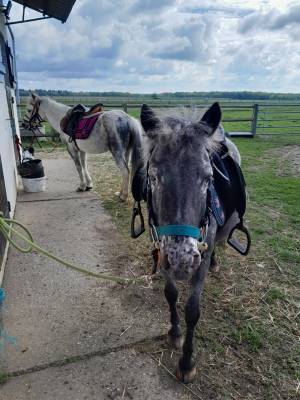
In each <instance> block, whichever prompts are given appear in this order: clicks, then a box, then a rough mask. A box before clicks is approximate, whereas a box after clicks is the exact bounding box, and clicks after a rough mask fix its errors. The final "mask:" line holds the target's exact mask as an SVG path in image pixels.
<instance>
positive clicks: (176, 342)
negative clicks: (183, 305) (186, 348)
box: [164, 276, 183, 349]
mask: <svg viewBox="0 0 300 400" xmlns="http://www.w3.org/2000/svg"><path fill="white" fill-rule="evenodd" d="M165 279H166V283H165V290H164V292H165V296H166V299H167V301H168V303H169V308H170V317H171V318H170V321H171V329H170V330H169V332H168V336H167V341H168V343H169V345H170V346H172V347H174V348H175V349H180V348H181V347H182V343H183V340H182V334H181V329H180V326H179V315H178V311H177V306H176V302H177V298H178V290H177V287H176V285H175V282H174V281H173V280H172V279H171V278H170V277H169V276H166V277H165Z"/></svg>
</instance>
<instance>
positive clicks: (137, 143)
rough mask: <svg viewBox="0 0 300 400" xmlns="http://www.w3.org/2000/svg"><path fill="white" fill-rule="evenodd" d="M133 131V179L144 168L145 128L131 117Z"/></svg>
mask: <svg viewBox="0 0 300 400" xmlns="http://www.w3.org/2000/svg"><path fill="white" fill-rule="evenodd" d="M130 128H131V129H130V130H131V140H130V142H131V143H130V145H131V169H132V171H131V176H132V177H133V176H134V175H135V173H136V171H137V170H138V169H139V168H140V167H142V166H143V162H144V161H143V143H142V133H143V128H142V125H141V124H140V122H139V121H138V120H137V119H136V118H133V117H131V119H130Z"/></svg>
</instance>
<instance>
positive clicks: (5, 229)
mask: <svg viewBox="0 0 300 400" xmlns="http://www.w3.org/2000/svg"><path fill="white" fill-rule="evenodd" d="M12 225H17V226H19V227H20V228H22V229H23V230H24V232H25V233H26V235H27V237H26V236H25V235H23V234H22V233H20V232H18V231H17V230H16V229H14V228H13V227H12ZM0 232H2V233H3V235H4V237H5V238H6V239H7V240H8V242H9V243H10V244H11V245H12V246H13V247H15V248H16V249H17V250H18V251H20V252H22V253H31V252H32V251H33V250H36V251H37V252H39V253H41V254H43V255H44V256H46V257H48V258H51V259H52V260H54V261H57V262H58V263H59V264H61V265H63V266H65V267H66V268H70V269H72V270H74V271H76V272H80V273H81V274H84V275H86V276H91V277H93V278H98V279H102V280H106V281H111V282H117V283H121V284H122V283H136V282H138V281H139V282H144V283H145V281H146V280H147V277H140V278H122V277H119V276H114V275H106V274H97V273H95V272H92V271H89V270H87V269H85V268H82V267H79V266H77V265H75V264H72V263H70V262H68V261H66V260H63V259H62V258H60V257H57V256H55V255H54V254H52V253H50V252H49V251H47V250H45V249H43V248H42V247H40V246H39V245H37V244H36V243H35V242H34V239H33V237H32V234H31V232H30V231H29V229H28V228H26V227H25V226H24V225H23V224H22V223H21V222H19V221H16V220H15V219H11V218H5V217H4V215H3V213H2V212H0ZM11 233H13V234H14V235H16V236H17V237H18V238H20V239H22V240H23V241H24V242H25V243H27V244H28V248H24V247H21V246H19V245H18V244H17V243H16V242H15V241H14V240H13V239H12V237H11Z"/></svg>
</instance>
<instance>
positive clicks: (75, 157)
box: [67, 143, 86, 192]
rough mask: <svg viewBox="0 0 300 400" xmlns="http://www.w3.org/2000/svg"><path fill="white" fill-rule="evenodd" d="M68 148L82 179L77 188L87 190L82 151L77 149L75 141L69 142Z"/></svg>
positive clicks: (82, 190) (79, 190) (80, 190)
mask: <svg viewBox="0 0 300 400" xmlns="http://www.w3.org/2000/svg"><path fill="white" fill-rule="evenodd" d="M67 150H68V153H69V154H70V156H71V157H72V159H73V161H74V163H75V166H76V169H77V172H78V175H79V179H80V184H79V187H78V188H77V189H76V191H77V192H84V191H85V190H86V183H85V178H84V174H83V168H82V164H81V158H80V152H79V150H78V149H76V147H75V145H74V144H73V143H68V144H67Z"/></svg>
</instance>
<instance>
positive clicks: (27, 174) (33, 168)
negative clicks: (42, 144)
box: [18, 160, 45, 179]
mask: <svg viewBox="0 0 300 400" xmlns="http://www.w3.org/2000/svg"><path fill="white" fill-rule="evenodd" d="M18 172H19V174H20V175H21V177H22V178H29V179H34V178H43V177H44V176H45V172H44V167H43V164H42V160H29V161H25V162H23V163H21V164H20V165H19V166H18Z"/></svg>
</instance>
